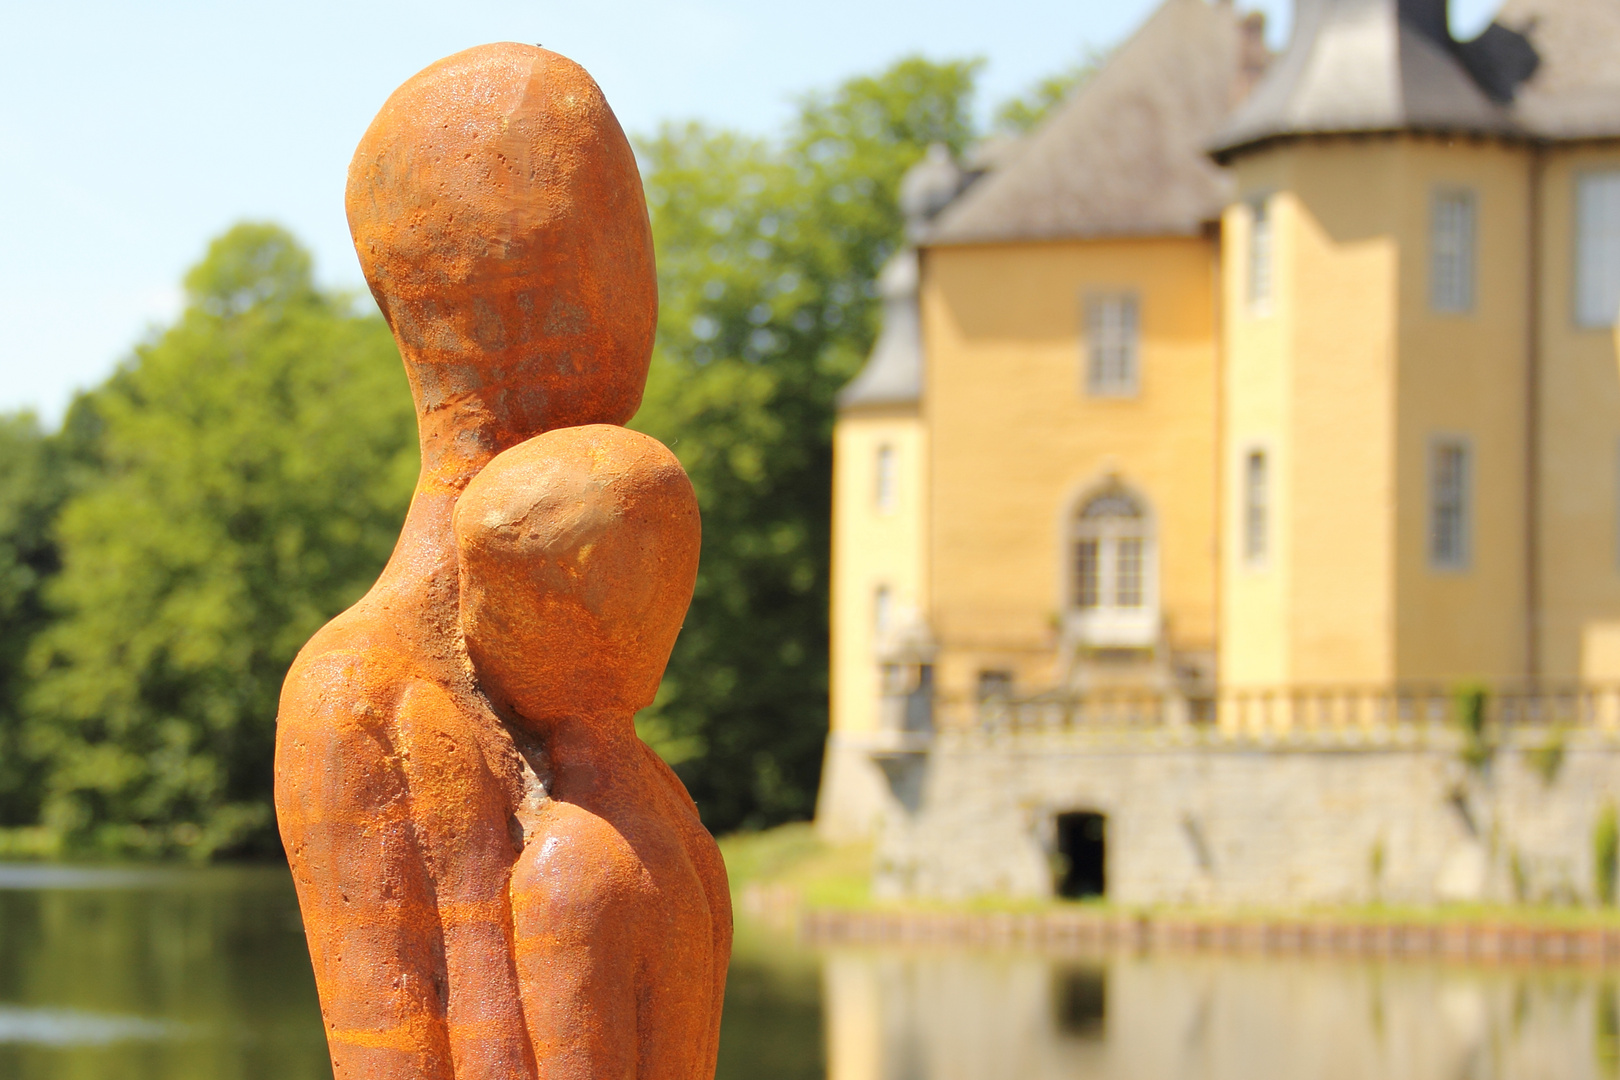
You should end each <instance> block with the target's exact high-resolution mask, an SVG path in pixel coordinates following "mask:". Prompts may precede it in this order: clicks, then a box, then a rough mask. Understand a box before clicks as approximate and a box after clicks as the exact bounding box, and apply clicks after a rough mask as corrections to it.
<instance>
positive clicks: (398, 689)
mask: <svg viewBox="0 0 1620 1080" xmlns="http://www.w3.org/2000/svg"><path fill="white" fill-rule="evenodd" d="M363 603H364V602H363V601H362V605H363ZM362 605H357V606H355V607H352V608H350V609H349V610H348V611H345V612H344V613H343V614H341V615H339V616H338V617H337V618H335V619H333V620H332V621H331V622H329V623H327V624H326V625H325V626H323V627H321V628H320V629H319V630H317V631H316V632H315V634H314V636H312V637H311V638H310V639H309V641H308V642H307V643H305V645H304V647H303V648H302V649H300V650H299V651H298V655H297V657H295V658H294V660H293V662H292V665H291V667H289V668H288V670H287V678H286V680H285V681H284V682H283V683H282V687H281V705H280V715H279V721H280V722H282V723H285V722H287V721H288V720H296V718H297V717H298V716H302V715H316V714H321V713H326V712H329V711H330V710H332V709H333V708H338V709H342V710H347V709H350V708H353V707H354V706H356V705H365V706H369V707H371V708H386V709H388V710H390V711H391V710H392V709H393V708H394V707H395V706H396V705H397V704H398V702H399V700H400V697H401V696H402V695H403V694H404V692H405V690H406V689H407V688H408V687H409V686H411V685H412V684H413V683H415V682H417V681H420V680H421V678H422V675H423V673H422V671H421V665H420V663H419V662H418V661H417V660H416V659H415V658H413V657H412V655H411V654H410V652H409V650H407V649H406V648H404V647H403V646H402V644H401V642H400V641H399V640H398V638H399V634H398V628H397V626H396V625H392V624H389V623H387V622H386V621H385V620H383V619H380V618H378V617H377V615H376V614H375V613H373V612H369V611H367V610H365V608H364V607H363V606H362Z"/></svg>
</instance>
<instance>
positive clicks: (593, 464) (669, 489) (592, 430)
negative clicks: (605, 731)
mask: <svg viewBox="0 0 1620 1080" xmlns="http://www.w3.org/2000/svg"><path fill="white" fill-rule="evenodd" d="M455 532H456V553H457V556H458V562H459V566H460V574H461V629H462V633H463V635H464V636H465V638H466V642H467V652H468V655H469V656H470V657H471V659H472V662H473V668H474V670H475V671H476V672H477V674H478V678H479V681H480V682H481V683H482V685H483V687H484V689H485V691H486V692H487V693H488V694H489V695H490V696H491V697H492V698H494V699H495V700H496V701H498V702H500V703H501V704H503V705H506V706H509V707H510V708H511V709H513V710H514V711H515V712H517V713H518V714H519V715H521V716H523V717H524V718H526V719H528V720H532V721H536V722H544V721H547V720H551V719H555V718H559V717H567V716H576V717H577V716H586V717H595V716H602V715H608V714H613V715H622V716H628V715H630V714H632V713H634V712H635V711H636V710H637V709H641V708H644V707H645V706H647V705H650V704H651V703H652V699H653V695H654V693H656V692H657V690H658V682H659V680H660V679H661V678H662V677H663V674H664V665H665V664H667V663H668V662H669V653H670V650H671V649H673V648H674V646H675V637H676V635H677V634H678V633H679V632H680V629H681V620H682V619H684V618H685V617H686V608H687V605H688V604H689V603H690V602H691V599H692V585H693V583H694V582H695V581H696V579H697V564H698V547H699V540H700V529H699V524H698V508H697V497H696V495H695V494H694V493H693V491H692V484H691V481H689V480H688V479H687V478H686V473H685V472H684V471H683V470H682V469H681V465H680V462H678V461H676V460H675V455H673V454H671V453H670V452H669V451H668V450H667V449H665V447H664V446H663V444H661V443H659V442H658V441H657V440H656V439H652V438H649V437H648V436H646V435H642V434H639V433H637V432H634V431H628V430H626V429H624V428H621V427H614V426H611V425H606V424H593V425H589V426H586V427H574V428H562V429H559V430H557V431H551V432H547V433H546V434H544V435H538V436H536V437H534V438H532V439H530V440H528V441H527V442H524V443H520V444H519V445H517V446H514V447H512V448H511V449H510V450H507V451H505V452H504V453H501V454H499V455H498V456H496V458H495V459H494V460H493V461H491V462H490V463H489V464H488V465H486V466H485V467H484V469H483V471H482V472H480V473H479V474H478V475H477V476H476V477H474V478H473V480H472V482H471V483H470V484H468V485H467V489H466V490H465V491H464V492H462V494H461V497H460V499H459V500H457V503H456V512H455Z"/></svg>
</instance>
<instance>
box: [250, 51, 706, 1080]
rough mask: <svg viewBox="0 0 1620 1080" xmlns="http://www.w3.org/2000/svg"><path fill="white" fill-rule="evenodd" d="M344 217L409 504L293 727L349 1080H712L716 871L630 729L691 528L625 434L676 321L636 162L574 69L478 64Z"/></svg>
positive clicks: (301, 810) (430, 96)
mask: <svg viewBox="0 0 1620 1080" xmlns="http://www.w3.org/2000/svg"><path fill="white" fill-rule="evenodd" d="M348 211H349V222H350V228H351V230H352V231H353V233H354V239H355V249H356V251H357V252H358V253H359V256H360V261H361V265H362V267H363V268H364V270H365V272H366V277H367V280H368V282H369V283H370V285H371V288H372V292H373V294H374V295H375V296H376V298H377V302H378V304H379V305H380V306H381V308H382V310H383V312H384V314H385V316H386V317H387V318H388V320H389V324H390V326H392V328H393V330H394V334H395V337H396V339H397V340H398V342H399V346H400V352H401V354H402V356H403V357H404V361H405V366H406V371H407V374H408V375H409V378H410V383H411V389H412V393H413V395H414V397H415V400H416V405H417V416H418V423H419V427H420V433H421V445H422V473H421V478H420V480H419V482H418V485H417V489H416V494H415V497H414V499H413V501H412V504H411V509H410V513H409V515H408V517H407V519H406V522H405V527H404V529H403V530H402V533H401V536H400V540H399V544H398V546H397V547H396V549H395V551H394V555H393V557H392V558H391V559H390V561H389V563H388V566H387V567H386V569H385V570H384V571H383V574H382V576H381V577H380V578H379V579H378V581H377V584H376V585H375V586H374V587H373V588H372V589H371V591H370V592H368V593H367V594H366V596H365V597H364V598H362V599H361V600H360V601H359V602H358V603H357V604H355V606H354V607H352V608H350V609H349V610H348V611H346V612H344V613H343V614H342V615H340V616H338V617H337V618H336V619H334V620H333V621H332V622H331V623H329V624H328V625H327V626H326V627H324V628H323V629H321V630H320V631H319V632H318V633H317V634H316V635H315V636H314V637H313V638H312V639H311V640H310V642H309V644H308V645H306V646H305V648H304V650H303V651H302V652H301V653H300V654H299V656H298V659H297V660H296V661H295V663H294V665H293V668H292V670H291V672H290V673H289V674H288V677H287V682H286V684H285V686H284V688H283V692H282V700H281V710H280V715H279V718H278V731H277V743H276V808H277V816H278V820H279V822H280V826H281V832H282V837H283V840H284V842H285V844H286V848H287V854H288V858H289V860H290V862H291V864H292V868H293V874H294V878H295V881H296V882H297V885H298V893H299V903H300V906H301V908H302V911H303V915H304V923H305V929H306V933H307V935H308V938H309V945H310V951H311V955H312V958H313V961H314V965H315V975H316V982H317V985H318V986H319V989H320V994H321V1007H322V1012H323V1014H324V1017H325V1021H326V1025H327V1034H328V1040H329V1042H330V1045H331V1050H332V1062H333V1069H334V1072H335V1075H336V1076H337V1077H338V1078H340V1080H345V1078H359V1077H365V1078H378V1080H382V1078H389V1080H392V1078H400V1080H404V1078H407V1077H409V1078H435V1080H437V1078H450V1077H455V1078H458V1080H469V1078H473V1077H491V1078H493V1077H501V1078H503V1080H509V1078H522V1077H542V1076H543V1077H547V1078H551V1077H559V1078H561V1077H579V1078H582V1080H583V1078H587V1077H590V1078H601V1077H668V1078H670V1080H688V1078H703V1077H709V1076H712V1074H713V1070H714V1060H715V1052H716V1048H717V1044H718V1032H719V1013H720V999H721V994H722V991H723V986H724V977H725V966H726V961H727V957H728V953H729V946H730V933H731V917H730V909H729V901H728V893H727V888H726V882H725V870H724V867H723V865H722V864H721V862H720V856H719V852H718V850H717V849H716V848H715V845H714V842H713V840H712V839H711V838H710V837H709V836H708V834H707V833H706V832H705V831H704V830H703V827H702V825H701V824H700V823H699V822H698V819H697V813H696V810H695V808H694V807H693V806H692V803H691V800H690V799H689V798H688V797H687V795H686V792H685V789H684V788H682V787H681V784H680V781H679V780H678V779H676V777H675V775H674V774H673V773H672V772H670V770H669V769H668V768H667V767H666V766H665V765H664V764H663V763H662V762H661V761H659V760H658V759H657V757H656V756H655V755H653V754H652V753H651V751H649V750H648V749H647V748H646V747H645V746H644V745H642V744H641V743H640V742H639V741H638V740H637V739H636V738H635V734H634V728H633V726H632V724H631V717H632V714H633V713H634V711H635V709H636V708H639V707H640V706H642V705H644V704H646V703H647V702H648V701H650V700H651V697H652V694H653V692H654V691H655V690H656V688H657V685H658V679H659V677H660V676H661V674H662V672H663V668H664V664H665V662H666V661H667V659H668V656H669V650H670V648H671V646H672V645H673V643H674V639H675V635H676V633H677V632H678V630H679V627H680V620H681V618H682V617H683V615H684V613H685V610H686V605H687V602H688V600H689V599H690V595H691V587H692V581H693V576H694V575H695V572H696V560H697V545H698V521H697V510H696V504H695V501H694V500H693V497H692V493H691V488H690V485H689V484H688V483H687V481H686V478H685V475H684V474H683V473H682V472H681V471H680V467H679V465H678V464H677V463H676V462H675V459H674V458H673V456H671V455H670V454H669V452H668V451H667V450H665V449H664V448H663V447H661V446H659V445H658V444H657V443H656V442H654V441H652V440H650V439H648V438H646V437H645V436H641V435H637V434H634V433H632V432H629V431H626V430H624V429H623V428H622V427H619V426H617V425H620V424H622V423H623V422H624V421H626V420H627V419H629V417H630V416H631V415H632V414H633V413H634V412H635V409H636V407H637V405H638V404H639V401H640V397H641V391H642V386H643V383H644V381H645V378H646V372H647V363H648V359H649V356H650V353H651V347H652V335H653V329H654V324H655V320H656V312H657V294H656V284H655V279H654V273H653V259H652V239H651V232H650V229H649V226H648V222H647V213H646V205H645V202H644V200H643V196H642V190H641V181H640V177H639V175H638V173H637V171H636V166H635V159H634V157H633V155H632V154H631V151H630V147H629V144H628V142H627V141H626V139H625V137H624V134H623V132H622V131H621V130H620V128H619V126H618V123H617V121H616V120H615V119H614V117H613V114H612V111H611V110H610V109H609V108H608V106H607V103H606V102H605V101H604V100H603V98H602V95H601V92H600V90H599V89H598V88H597V86H596V84H595V83H594V82H593V81H592V80H591V78H590V76H589V75H588V74H586V73H585V72H584V71H583V70H582V69H581V68H580V67H578V66H577V65H575V64H573V63H572V62H570V61H568V60H567V59H565V58H563V57H561V56H558V55H557V54H555V53H551V52H548V51H546V50H544V49H540V48H537V47H531V46H523V45H514V44H501V45H491V46H484V47H481V48H477V49H471V50H468V51H467V52H463V53H459V54H457V55H455V56H452V57H449V58H447V59H445V60H442V61H440V62H439V63H437V64H434V65H432V66H431V67H429V68H427V69H426V70H425V71H423V72H421V73H420V74H418V75H416V76H415V77H414V78H412V79H411V80H410V81H409V82H407V83H406V84H405V85H404V86H402V87H401V88H400V89H399V90H398V91H396V92H395V93H394V95H393V96H392V97H391V98H390V99H389V100H388V102H387V104H385V105H384V106H383V109H382V111H381V112H380V113H379V114H378V116H377V119H376V120H375V121H374V122H373V123H372V125H371V128H370V129H369V130H368V131H367V132H366V134H365V137H364V138H363V139H362V141H361V143H360V146H359V149H358V150H357V151H356V153H355V158H354V162H353V164H352V165H351V167H350V173H349V188H348ZM475 478H477V479H476V482H474V480H475ZM464 492H465V494H464ZM458 503H464V505H463V506H462V508H461V510H460V512H459V513H458V509H457V508H458ZM458 545H459V550H460V553H461V558H460V559H458V555H457V552H458ZM464 594H465V597H466V602H465V603H464V602H463V595H464ZM475 659H476V663H475V662H474V661H475Z"/></svg>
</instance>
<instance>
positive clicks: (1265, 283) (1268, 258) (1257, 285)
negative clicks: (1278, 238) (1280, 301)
mask: <svg viewBox="0 0 1620 1080" xmlns="http://www.w3.org/2000/svg"><path fill="white" fill-rule="evenodd" d="M1273 236H1274V234H1273V231H1272V220H1271V198H1270V196H1267V195H1262V196H1259V197H1257V198H1253V199H1250V200H1249V250H1248V259H1247V262H1248V301H1249V311H1250V313H1252V314H1255V315H1265V314H1267V313H1269V312H1270V311H1271V289H1272V284H1273V275H1272V266H1271V264H1272V254H1273V251H1274V248H1275V244H1274V242H1273Z"/></svg>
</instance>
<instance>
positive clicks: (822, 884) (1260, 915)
mask: <svg viewBox="0 0 1620 1080" xmlns="http://www.w3.org/2000/svg"><path fill="white" fill-rule="evenodd" d="M720 850H721V852H722V853H723V854H724V856H725V859H726V869H727V872H728V873H729V874H730V877H731V888H732V891H733V893H735V894H736V896H737V898H738V903H739V907H740V908H741V909H742V910H743V912H744V913H746V914H756V915H757V914H767V915H768V914H771V913H775V914H778V915H780V914H782V913H784V912H786V911H789V910H792V911H805V910H810V911H817V910H833V911H850V912H862V911H870V912H892V913H905V912H915V913H917V914H951V913H963V914H979V913H983V914H997V913H1005V914H1046V913H1054V912H1075V913H1080V912H1085V913H1094V914H1096V915H1098V916H1116V917H1134V918H1143V919H1154V920H1176V921H1188V922H1195V923H1196V922H1201V921H1208V922H1218V923H1221V924H1223V925H1234V924H1235V925H1243V924H1256V925H1258V924H1275V923H1280V922H1297V921H1307V922H1311V923H1335V924H1345V925H1355V926H1382V925H1389V926H1403V927H1425V926H1448V925H1468V926H1513V927H1532V928H1535V927H1542V928H1547V929H1564V930H1585V929H1620V907H1615V906H1607V907H1600V906H1583V905H1577V904H1553V903H1523V904H1501V903H1493V904H1474V903H1468V904H1463V903H1458V904H1436V905H1411V904H1376V903H1368V904H1338V905H1299V906H1292V907H1290V906H1282V905H1279V906H1274V907H1262V906H1251V907H1223V908H1207V907H1197V906H1184V905H1172V904H1160V905H1146V906H1132V907H1127V906H1125V905H1119V904H1112V903H1108V902H1106V901H1099V900H1083V901H1074V900H1061V899H1025V898H1012V897H994V896H990V897H979V898H976V899H973V900H970V901H964V902H961V903H943V902H933V901H917V900H908V901H890V900H879V899H876V898H874V897H873V896H872V889H871V865H872V848H871V845H870V844H855V845H848V846H834V845H830V844H826V843H823V842H822V841H821V840H820V839H818V838H817V836H816V834H815V830H814V828H813V826H811V825H810V824H809V823H808V822H797V823H794V824H791V825H782V826H778V827H777V828H774V829H767V830H764V831H761V832H750V833H736V834H733V835H731V836H727V837H724V838H723V839H721V840H720Z"/></svg>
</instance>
